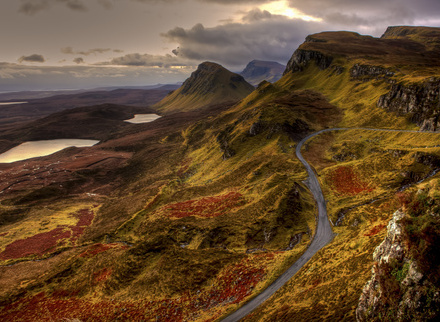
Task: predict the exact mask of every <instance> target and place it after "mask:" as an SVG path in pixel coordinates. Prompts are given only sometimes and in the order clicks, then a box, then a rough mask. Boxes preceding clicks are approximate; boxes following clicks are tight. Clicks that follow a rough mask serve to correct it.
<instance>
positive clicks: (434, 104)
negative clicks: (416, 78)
mask: <svg viewBox="0 0 440 322" xmlns="http://www.w3.org/2000/svg"><path fill="white" fill-rule="evenodd" d="M377 105H378V106H379V107H381V108H384V109H386V110H388V111H391V112H396V113H397V114H398V115H406V114H408V115H410V119H411V121H412V122H414V123H416V124H417V125H419V126H420V127H421V130H423V131H437V130H439V129H440V79H438V78H429V79H427V80H425V81H424V82H421V83H412V84H409V85H404V84H394V85H392V86H391V89H390V91H389V92H388V93H387V94H385V95H382V96H381V97H380V98H379V101H378V103H377Z"/></svg>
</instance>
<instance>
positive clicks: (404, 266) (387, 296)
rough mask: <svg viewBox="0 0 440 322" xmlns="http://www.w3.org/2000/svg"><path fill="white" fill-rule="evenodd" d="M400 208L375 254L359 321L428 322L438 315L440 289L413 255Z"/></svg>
mask: <svg viewBox="0 0 440 322" xmlns="http://www.w3.org/2000/svg"><path fill="white" fill-rule="evenodd" d="M405 216H406V215H405V214H404V213H403V212H401V211H396V212H395V213H394V215H393V218H392V219H391V221H390V222H389V224H388V227H387V236H386V237H385V239H384V241H383V242H382V243H381V244H380V245H379V246H378V247H376V249H375V251H374V253H373V259H374V261H375V264H374V265H373V268H372V276H371V279H370V280H369V281H368V282H367V283H366V285H365V286H364V288H363V290H362V294H361V296H360V298H359V303H358V307H357V309H356V320H357V321H428V320H432V319H435V318H436V317H438V315H439V313H438V309H437V308H438V307H439V305H440V292H439V289H438V288H437V287H436V286H435V285H434V284H432V282H430V281H429V280H428V279H427V278H426V276H424V274H423V273H422V271H421V269H420V268H419V266H418V264H417V262H416V261H415V260H414V259H412V258H410V255H409V253H410V252H409V250H408V247H407V245H408V242H407V240H406V238H407V237H406V235H405V232H404V227H403V224H402V221H401V220H402V219H403V218H404V217H405Z"/></svg>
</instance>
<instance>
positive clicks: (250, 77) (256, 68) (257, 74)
mask: <svg viewBox="0 0 440 322" xmlns="http://www.w3.org/2000/svg"><path fill="white" fill-rule="evenodd" d="M285 69H286V66H285V65H281V64H280V63H277V62H273V61H263V60H253V61H251V62H250V63H249V64H247V66H246V68H245V69H244V70H243V71H242V72H241V73H240V75H241V76H243V77H244V78H245V79H246V81H248V82H249V83H251V84H252V85H258V84H259V83H261V82H262V81H264V80H266V81H268V82H271V83H273V82H276V81H277V80H279V79H280V78H281V77H282V76H283V72H284V70H285Z"/></svg>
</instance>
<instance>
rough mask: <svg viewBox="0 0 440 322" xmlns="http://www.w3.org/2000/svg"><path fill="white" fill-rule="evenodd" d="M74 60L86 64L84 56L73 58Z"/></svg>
mask: <svg viewBox="0 0 440 322" xmlns="http://www.w3.org/2000/svg"><path fill="white" fill-rule="evenodd" d="M73 62H74V63H76V64H84V59H83V58H82V57H77V58H74V59H73Z"/></svg>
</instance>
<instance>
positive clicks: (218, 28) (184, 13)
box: [0, 0, 440, 92]
mask: <svg viewBox="0 0 440 322" xmlns="http://www.w3.org/2000/svg"><path fill="white" fill-rule="evenodd" d="M394 25H424V26H440V0H417V1H415V0H368V1H366V0H253V1H250V0H1V3H0V44H1V45H0V92H5V91H18V90H55V89H83V88H94V87H104V86H136V85H151V84H157V83H161V84H167V83H176V82H181V81H183V80H185V79H186V78H187V77H188V76H189V75H190V74H191V72H192V71H194V70H195V69H196V68H197V65H198V64H200V63H201V62H203V61H214V62H217V63H220V64H222V65H223V66H225V67H226V68H228V69H230V70H232V71H235V72H237V71H241V70H242V69H243V68H244V67H245V65H246V64H247V63H248V62H250V61H252V60H254V59H258V60H269V61H277V62H279V63H282V64H286V63H287V61H288V60H289V58H290V57H291V55H292V54H293V52H294V51H295V49H296V48H297V47H298V46H299V45H300V44H301V43H302V42H303V41H304V39H305V37H306V36H307V35H309V34H313V33H317V32H321V31H330V30H350V31H355V32H358V33H360V34H366V35H372V36H376V37H380V36H381V35H382V34H383V32H384V31H385V30H386V28H387V27H388V26H394Z"/></svg>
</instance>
